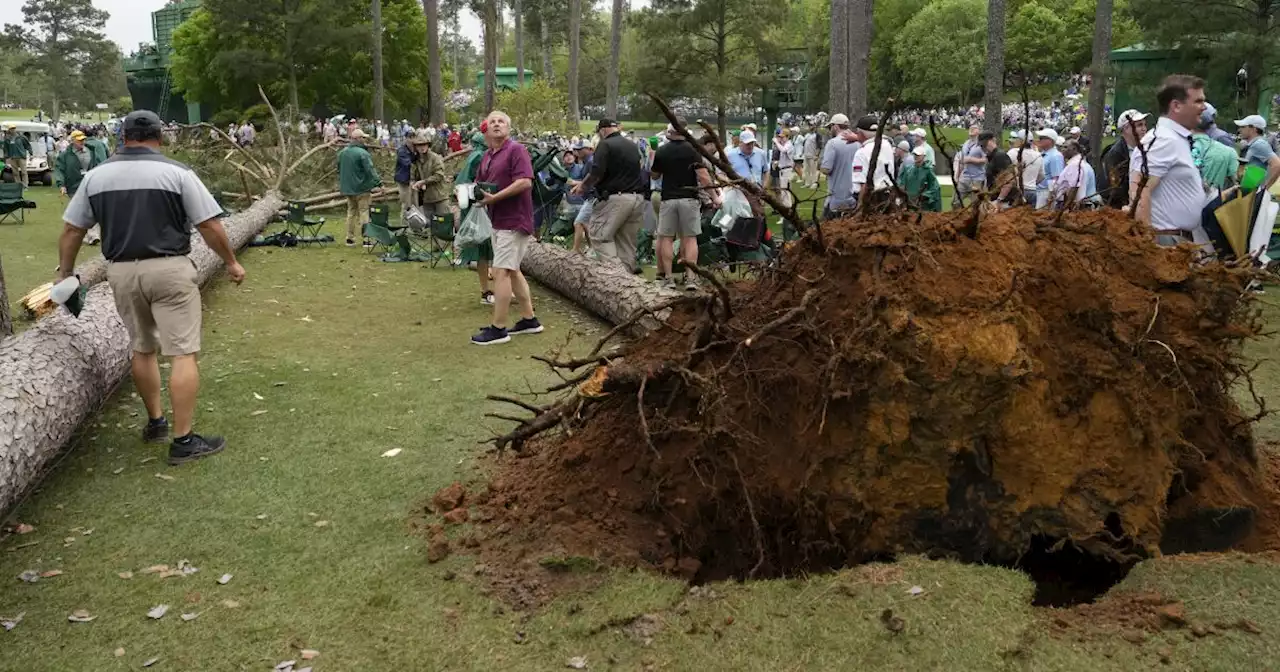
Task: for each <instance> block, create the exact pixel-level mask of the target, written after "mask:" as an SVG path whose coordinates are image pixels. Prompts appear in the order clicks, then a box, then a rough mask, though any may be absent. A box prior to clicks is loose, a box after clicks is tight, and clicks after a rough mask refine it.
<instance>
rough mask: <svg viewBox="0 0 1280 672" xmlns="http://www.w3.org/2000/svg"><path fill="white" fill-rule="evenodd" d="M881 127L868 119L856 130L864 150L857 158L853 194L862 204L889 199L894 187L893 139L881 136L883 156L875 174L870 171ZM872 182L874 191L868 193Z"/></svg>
mask: <svg viewBox="0 0 1280 672" xmlns="http://www.w3.org/2000/svg"><path fill="white" fill-rule="evenodd" d="M878 124H879V120H878V119H876V118H875V117H874V116H871V115H867V116H865V117H863V118H861V119H859V120H858V125H857V127H856V128H855V129H854V133H855V134H856V135H857V136H858V140H859V141H860V142H861V143H862V146H861V147H859V148H858V151H857V152H855V153H854V155H853V176H852V179H851V182H852V185H853V193H855V194H857V195H858V201H859V203H861V202H862V201H864V200H866V199H868V198H876V199H878V200H877V201H876V202H880V201H883V200H884V199H886V198H887V197H888V195H889V188H890V187H892V186H893V176H894V175H895V172H894V160H893V143H892V142H891V141H890V140H889V138H886V137H883V136H881V138H880V153H879V154H876V167H875V169H874V170H873V169H872V168H871V167H870V166H871V152H872V151H874V150H875V146H876V142H875V140H876V126H877V125H878ZM871 173H874V174H871ZM868 182H870V183H871V188H870V189H867V183H868ZM873 204H874V203H873Z"/></svg>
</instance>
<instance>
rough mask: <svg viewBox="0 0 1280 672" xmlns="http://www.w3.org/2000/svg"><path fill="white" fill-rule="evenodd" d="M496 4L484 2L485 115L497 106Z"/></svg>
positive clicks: (493, 0)
mask: <svg viewBox="0 0 1280 672" xmlns="http://www.w3.org/2000/svg"><path fill="white" fill-rule="evenodd" d="M497 15H498V3H497V0H484V17H483V18H484V110H485V114H486V115H487V114H489V113H490V112H492V111H493V109H494V107H495V106H496V105H497V100H496V87H497V77H498V44H497V42H498V25H497V24H498V18H497Z"/></svg>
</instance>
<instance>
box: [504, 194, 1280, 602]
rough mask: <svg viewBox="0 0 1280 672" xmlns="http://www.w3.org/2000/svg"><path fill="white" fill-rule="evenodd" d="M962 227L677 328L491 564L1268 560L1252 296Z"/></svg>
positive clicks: (865, 232)
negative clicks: (1243, 554)
mask: <svg viewBox="0 0 1280 672" xmlns="http://www.w3.org/2000/svg"><path fill="white" fill-rule="evenodd" d="M963 229H964V223H961V222H960V220H959V219H957V218H956V217H955V216H952V215H926V216H924V217H923V218H919V217H917V216H915V215H907V214H902V215H894V216H883V217H877V218H872V219H869V220H845V221H838V222H828V223H826V224H824V225H823V229H822V232H821V233H822V235H821V236H818V235H815V233H812V232H811V233H809V234H808V235H806V236H805V237H804V238H803V239H802V240H801V241H799V242H798V243H796V244H794V245H793V246H791V247H790V248H789V249H788V250H787V251H786V253H785V255H784V257H785V258H784V260H783V262H782V264H781V265H780V268H778V269H775V270H773V271H770V272H766V273H763V274H762V275H761V277H760V278H759V279H757V280H754V281H749V282H741V283H738V284H736V285H731V286H729V287H728V288H727V290H726V291H724V292H717V291H712V292H709V293H708V295H707V296H706V297H703V298H700V299H697V300H692V301H686V302H684V303H681V304H679V305H677V306H676V307H675V308H674V309H673V311H672V315H671V316H670V317H669V318H668V319H667V321H666V323H665V326H663V327H660V328H659V329H658V330H656V331H653V332H651V333H649V334H648V335H647V336H645V337H644V338H642V339H640V340H639V341H638V342H636V343H634V344H632V345H631V346H630V347H628V348H626V349H625V350H624V355H623V356H622V357H620V358H614V359H612V360H611V361H608V363H607V364H603V365H602V367H603V369H602V370H600V371H597V372H596V376H595V377H594V378H592V379H590V380H587V382H586V383H584V387H585V388H586V389H587V391H588V394H578V395H577V396H576V397H575V398H573V399H571V400H570V401H568V402H566V403H564V404H561V405H559V406H557V407H556V410H555V411H554V413H556V416H555V417H551V416H544V420H548V419H549V420H552V421H549V422H544V423H543V424H544V425H545V426H546V427H553V428H554V429H553V431H552V432H548V433H545V434H542V435H541V436H540V437H538V438H536V439H534V440H531V441H529V442H528V443H527V444H525V445H524V446H523V450H522V451H521V452H520V453H519V454H511V453H508V454H507V455H505V456H504V457H503V458H501V462H500V464H499V467H498V473H497V476H496V477H495V479H494V480H493V482H492V484H491V486H490V488H491V491H490V495H491V497H490V500H489V501H490V506H491V507H492V508H493V510H494V511H493V512H494V514H495V516H496V517H495V519H494V526H495V527H497V529H498V531H499V532H500V533H502V534H497V535H491V537H490V539H489V544H488V547H489V549H490V552H493V553H497V554H501V555H504V556H506V557H507V558H508V559H510V557H511V556H512V555H515V556H517V557H519V556H524V557H525V558H526V559H535V560H536V559H538V558H542V557H546V556H552V555H555V556H579V555H580V556H593V557H596V558H599V559H602V560H606V561H609V562H612V563H620V564H641V563H647V564H651V565H654V566H657V567H660V568H663V569H666V570H668V571H673V572H677V573H682V574H684V575H686V576H689V577H690V578H693V579H695V580H703V579H715V578H725V577H730V576H734V577H744V578H745V577H753V576H754V577H763V576H778V575H787V574H792V573H798V572H802V571H812V570H820V569H828V568H832V567H838V566H843V565H847V564H851V563H857V562H862V561H866V560H868V559H873V558H878V557H885V556H890V555H894V554H898V553H904V552H905V553H929V554H935V555H945V556H948V557H955V558H959V559H963V560H968V561H982V562H994V563H1003V564H1015V563H1017V562H1018V559H1019V558H1020V557H1022V556H1023V554H1024V553H1026V552H1028V551H1029V550H1032V549H1039V551H1040V552H1048V553H1052V552H1054V551H1056V550H1059V549H1062V548H1065V547H1070V548H1071V549H1072V551H1073V552H1076V553H1084V554H1086V555H1087V556H1089V557H1090V558H1094V559H1098V560H1101V561H1105V562H1113V563H1122V564H1123V563H1132V562H1133V561H1135V560H1137V559H1140V558H1142V557H1148V556H1150V555H1152V554H1154V553H1155V552H1156V551H1157V549H1159V548H1161V546H1162V545H1163V546H1164V547H1165V548H1166V549H1167V550H1199V549H1204V548H1226V547H1229V546H1232V545H1239V544H1241V543H1242V542H1244V543H1250V542H1247V540H1246V538H1247V537H1249V535H1251V534H1255V528H1256V527H1258V524H1257V520H1256V518H1257V516H1256V511H1257V509H1258V506H1260V504H1259V502H1260V499H1265V497H1266V494H1267V493H1269V492H1270V488H1265V487H1263V485H1262V481H1261V479H1260V478H1259V477H1258V474H1259V472H1260V467H1259V464H1258V457H1257V455H1256V454H1255V451H1254V448H1253V441H1252V438H1251V435H1250V420H1251V418H1248V417H1245V415H1244V414H1243V413H1242V411H1241V410H1240V408H1239V407H1238V406H1237V405H1236V403H1235V401H1234V400H1233V399H1232V396H1231V391H1232V389H1233V388H1236V387H1237V386H1239V389H1244V387H1245V381H1246V380H1247V375H1246V370H1245V367H1244V364H1243V362H1242V360H1241V359H1240V346H1241V343H1242V342H1243V341H1244V340H1245V339H1247V338H1250V337H1252V336H1255V335H1256V334H1257V333H1258V332H1259V327H1260V324H1259V323H1260V320H1259V314H1258V312H1257V310H1256V308H1254V307H1253V306H1252V305H1251V302H1250V295H1249V293H1248V292H1247V291H1245V287H1246V285H1247V283H1248V282H1249V280H1250V278H1251V275H1252V272H1251V271H1249V270H1248V269H1246V268H1237V267H1233V266H1230V265H1221V264H1212V265H1197V264H1193V263H1192V256H1193V254H1194V250H1192V249H1191V248H1190V246H1184V247H1182V248H1178V249H1169V248H1162V247H1159V246H1157V245H1156V244H1155V243H1154V241H1153V240H1152V237H1151V236H1150V234H1149V230H1148V229H1146V228H1145V227H1143V226H1142V225H1140V224H1136V223H1135V222H1133V221H1131V220H1129V219H1127V218H1124V217H1122V216H1121V215H1119V214H1118V213H1115V212H1097V213H1070V214H1067V215H1066V216H1065V217H1061V218H1058V217H1057V216H1056V215H1054V214H1052V213H1043V212H1033V211H1029V210H1022V209H1019V210H1014V211H1010V212H1005V213H1001V214H998V215H995V216H992V217H990V218H988V219H985V220H983V221H982V223H981V228H980V231H979V233H978V235H977V236H976V238H971V237H968V236H966V235H964V234H963V233H960V232H959V231H960V230H963ZM1250 389H1251V388H1250ZM1264 490H1265V493H1264ZM1224 520H1225V521H1226V522H1225V523H1224V522H1223V521H1224ZM1253 538H1254V539H1255V542H1252V543H1255V545H1256V534H1255V536H1254V537H1253Z"/></svg>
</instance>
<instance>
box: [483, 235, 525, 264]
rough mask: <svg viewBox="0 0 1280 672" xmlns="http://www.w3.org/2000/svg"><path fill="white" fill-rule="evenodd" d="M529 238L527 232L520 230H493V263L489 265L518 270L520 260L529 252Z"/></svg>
mask: <svg viewBox="0 0 1280 672" xmlns="http://www.w3.org/2000/svg"><path fill="white" fill-rule="evenodd" d="M530 238H531V236H530V235H529V234H527V233H523V232H520V231H503V230H501V229H496V230H494V232H493V263H492V264H490V266H492V267H494V268H505V269H507V270H508V271H518V270H520V262H522V261H524V256H525V254H527V253H528V252H529V240H530Z"/></svg>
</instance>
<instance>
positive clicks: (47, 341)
mask: <svg viewBox="0 0 1280 672" xmlns="http://www.w3.org/2000/svg"><path fill="white" fill-rule="evenodd" d="M283 204H284V199H283V198H282V197H281V196H280V195H279V193H277V192H269V193H268V195H267V198H264V199H263V200H262V201H260V202H258V203H257V204H255V205H254V206H253V207H252V208H249V209H248V210H245V211H244V212H240V213H237V214H235V215H233V216H231V217H230V218H228V219H227V220H225V221H224V224H225V225H226V229H227V236H228V238H230V240H231V244H232V246H233V247H235V248H237V249H239V248H241V247H244V245H245V244H246V243H248V242H249V241H250V240H252V239H253V237H254V236H256V235H258V233H260V232H261V231H262V229H263V228H265V227H266V226H267V224H268V223H270V222H271V220H272V219H273V218H274V217H275V213H276V210H277V209H279V208H280V207H281V206H282V205H283ZM191 260H192V262H194V263H195V266H196V269H197V271H198V274H199V280H200V283H201V284H203V283H204V282H206V281H207V280H209V278H211V277H213V276H214V274H215V273H217V271H218V270H219V269H221V268H222V260H221V259H219V258H218V255H217V254H215V253H214V252H213V250H211V249H209V247H208V246H207V245H205V244H204V241H203V240H202V239H201V238H200V236H199V235H196V236H195V237H194V239H193V240H192V246H191ZM96 262H97V263H95V262H93V261H91V262H89V263H87V264H85V265H82V266H81V267H79V268H78V269H77V270H78V271H79V272H80V273H81V280H82V281H84V282H87V283H89V284H94V283H96V284H97V286H95V287H93V288H91V289H90V290H89V293H88V296H87V297H86V300H85V308H84V311H83V312H82V313H80V316H79V317H78V318H76V317H72V316H71V315H70V314H69V313H68V312H66V311H65V310H61V309H59V310H58V311H56V312H55V313H53V314H52V315H50V316H48V317H46V318H45V319H42V320H40V321H39V322H37V323H36V325H35V326H33V327H31V328H30V329H28V330H26V331H24V332H22V334H20V335H18V336H16V337H13V338H9V339H5V340H4V341H3V342H0V512H4V511H7V510H8V509H9V508H10V507H12V506H13V505H14V504H15V503H16V502H18V500H19V499H20V498H21V497H22V495H23V493H24V492H26V491H27V489H28V488H30V487H31V486H32V485H33V484H34V483H35V482H36V480H37V479H38V478H39V476H40V474H41V472H42V470H43V468H44V467H45V466H46V465H47V464H48V463H49V462H50V460H51V459H52V458H54V457H55V456H56V455H57V454H58V453H59V452H60V451H61V450H62V448H63V446H64V445H66V443H67V442H68V441H69V440H70V439H71V437H72V436H73V434H74V433H75V431H76V428H77V427H79V426H80V424H81V423H82V422H84V421H85V419H87V418H88V417H89V416H90V415H91V414H92V413H93V412H94V411H95V410H96V409H98V408H99V407H100V406H101V405H102V403H103V402H104V401H105V399H106V397H107V395H108V394H110V393H111V391H112V390H113V389H115V387H116V385H118V384H119V383H120V380H121V379H122V378H123V377H124V375H125V373H126V372H127V371H128V369H129V359H130V348H129V335H128V333H127V332H126V331H125V328H124V324H123V323H122V322H121V321H120V316H119V314H118V313H117V312H116V309H115V304H114V302H113V301H112V297H111V288H110V287H109V286H108V285H107V284H106V283H105V282H102V280H103V279H104V278H105V276H106V264H105V263H104V262H102V258H101V256H99V257H98V259H97V260H96Z"/></svg>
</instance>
